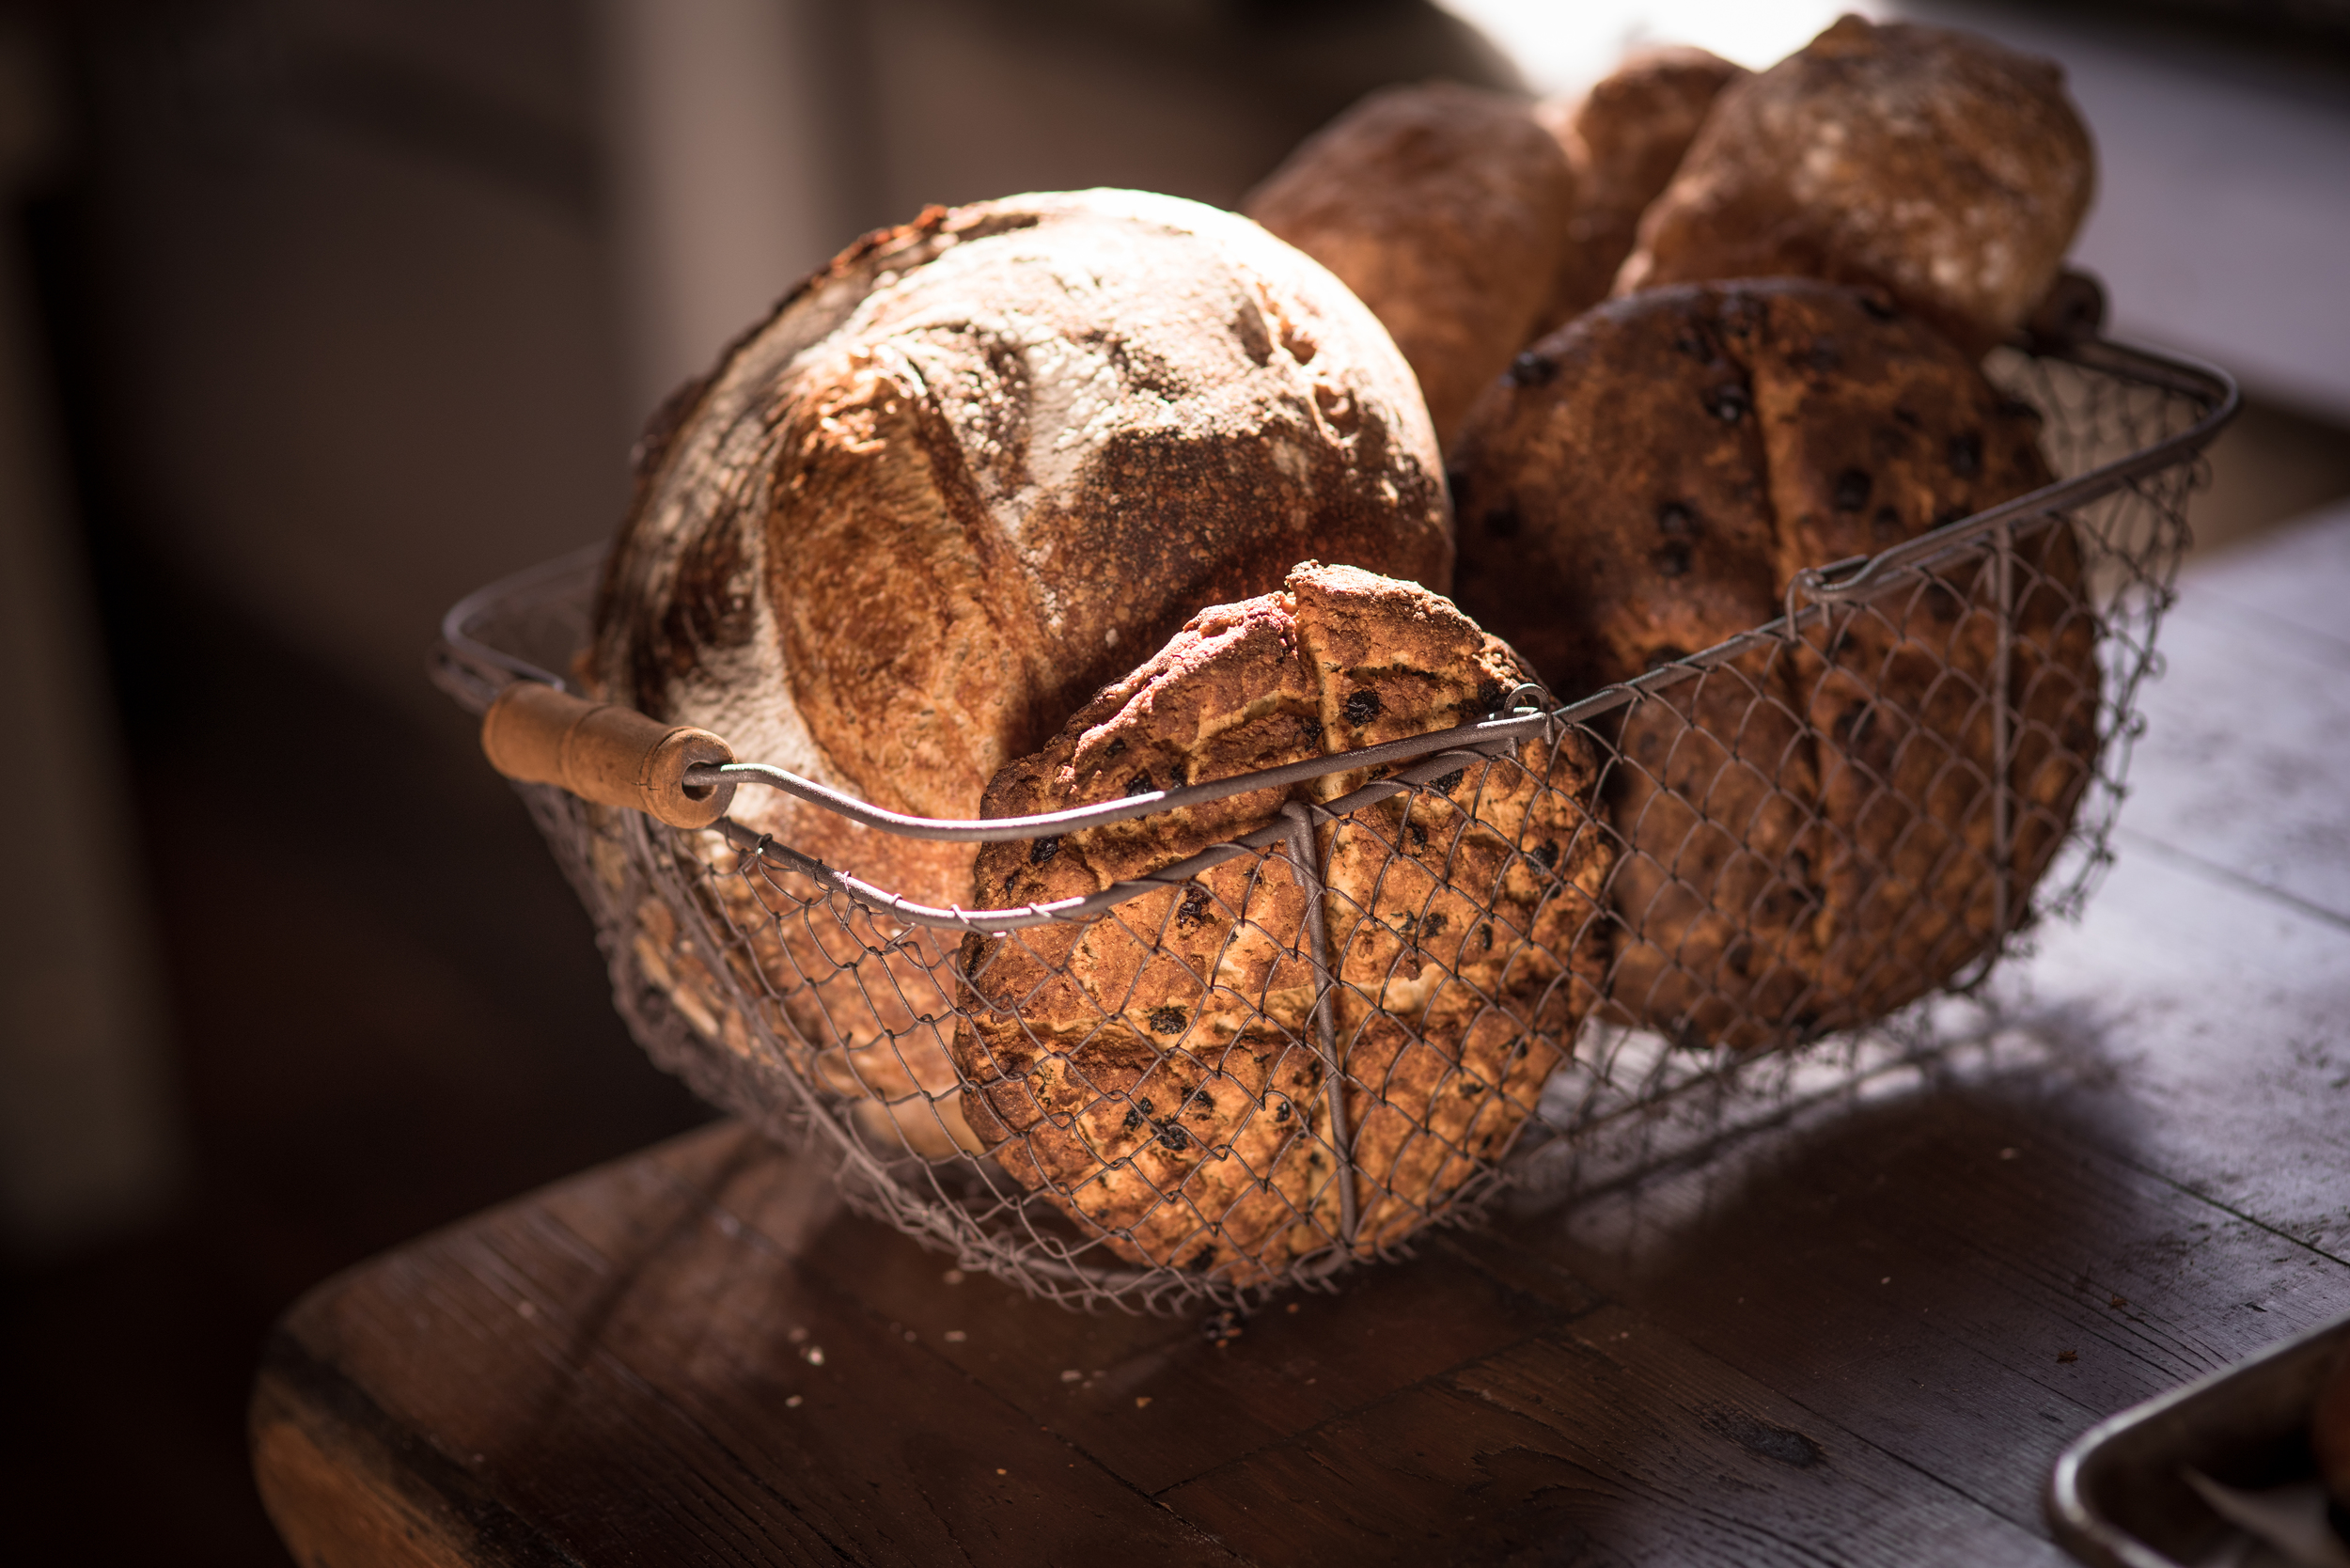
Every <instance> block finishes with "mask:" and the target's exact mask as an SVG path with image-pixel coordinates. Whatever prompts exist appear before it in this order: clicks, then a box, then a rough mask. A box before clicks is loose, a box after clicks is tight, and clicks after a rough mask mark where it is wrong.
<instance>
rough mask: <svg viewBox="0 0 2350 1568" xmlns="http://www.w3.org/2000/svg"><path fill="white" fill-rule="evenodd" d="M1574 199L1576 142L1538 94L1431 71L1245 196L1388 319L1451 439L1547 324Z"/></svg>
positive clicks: (1365, 107) (1310, 143) (1361, 107)
mask: <svg viewBox="0 0 2350 1568" xmlns="http://www.w3.org/2000/svg"><path fill="white" fill-rule="evenodd" d="M1574 203H1575V180H1574V176H1573V174H1572V173H1571V172H1570V171H1569V169H1568V167H1567V161H1566V157H1565V155H1564V153H1563V152H1562V151H1561V150H1560V149H1559V146H1558V144H1557V143H1556V142H1555V141H1554V140H1553V139H1552V137H1551V136H1550V134H1549V133H1547V132H1546V131H1544V130H1543V127H1542V126H1541V125H1540V124H1538V123H1537V122H1536V120H1535V118H1534V114H1533V108H1532V105H1531V104H1530V103H1528V102H1526V101H1525V100H1523V99H1519V98H1515V97H1512V96H1510V95H1507V94H1503V93H1495V92H1486V91H1482V90H1481V89H1478V88H1475V87H1465V86H1458V85H1456V84H1453V83H1449V82H1428V83H1423V84H1420V85H1418V86H1399V87H1383V88H1381V89H1380V90H1379V91H1377V92H1375V93H1372V94H1371V96H1370V97H1368V98H1366V99H1364V100H1363V101H1362V102H1359V103H1357V104H1355V106H1354V107H1353V108H1351V109H1349V110H1347V111H1346V113H1344V114H1343V115H1340V117H1339V118H1337V119H1335V120H1333V121H1332V122H1331V123H1330V124H1329V125H1327V126H1325V127H1324V129H1323V130H1321V131H1320V132H1317V133H1315V134H1314V135H1313V136H1312V137H1310V138H1309V139H1308V140H1307V141H1306V142H1305V143H1304V144H1302V145H1301V146H1300V147H1299V148H1298V149H1297V150H1296V151H1294V152H1293V153H1291V154H1290V156H1289V158H1288V160H1287V161H1286V162H1284V163H1283V164H1282V165H1281V166H1280V167H1279V168H1277V169H1276V170H1274V171H1273V173H1272V174H1271V175H1270V176H1268V177H1267V178H1266V180H1265V181H1264V182H1263V183H1262V184H1261V185H1259V186H1258V187H1257V188H1256V190H1254V191H1253V192H1251V193H1250V194H1249V196H1248V198H1247V200H1246V203H1245V204H1244V206H1243V211H1245V212H1247V214H1248V215H1249V216H1250V217H1252V218H1255V219H1256V220H1257V221H1258V222H1259V223H1261V224H1263V225H1264V226H1265V227H1267V228H1269V229H1271V230H1272V231H1273V232H1274V233H1276V234H1278V235H1279V236H1281V238H1283V239H1285V240H1287V241H1289V242H1290V243H1292V244H1293V245H1295V246H1297V247H1298V248H1299V249H1300V250H1303V251H1305V252H1306V253H1307V254H1308V255H1309V256H1311V257H1313V258H1314V259H1316V260H1318V261H1320V262H1321V263H1322V264H1323V265H1324V266H1325V267H1328V268H1329V269H1330V270H1331V271H1332V272H1334V273H1336V274H1338V275H1339V277H1340V280H1341V281H1342V282H1344V283H1345V284H1346V286H1347V287H1348V288H1350V289H1352V290H1355V293H1356V294H1357V295H1359V296H1361V298H1362V300H1363V303H1364V304H1366V305H1368V306H1371V310H1372V311H1373V312H1374V313H1375V314H1376V315H1377V316H1378V318H1379V320H1380V321H1383V322H1385V323H1386V324H1387V330H1388V331H1389V332H1390V333H1392V334H1394V335H1395V341H1396V346H1397V347H1398V348H1400V349H1402V351H1403V357H1404V358H1405V359H1407V360H1409V361H1411V365H1412V369H1413V371H1414V372H1415V373H1416V374H1417V375H1418V378H1419V385H1420V390H1421V392H1422V393H1423V394H1425V395H1426V397H1427V400H1428V412H1429V415H1430V416H1431V417H1432V418H1433V419H1434V421H1435V426H1436V436H1437V439H1438V440H1439V441H1449V440H1450V439H1451V435H1452V432H1453V431H1454V430H1455V429H1457V428H1458V427H1459V425H1460V422H1461V418H1462V416H1464V415H1465V414H1466V413H1467V412H1468V406H1469V404H1470V402H1471V401H1473V400H1475V398H1476V397H1477V394H1478V392H1479V391H1480V390H1481V389H1482V388H1483V386H1484V385H1485V384H1486V383H1487V382H1489V381H1491V380H1493V378H1494V377H1496V376H1497V375H1499V374H1500V373H1501V371H1502V369H1503V368H1504V367H1506V366H1507V365H1508V364H1509V363H1510V358H1511V356H1512V354H1514V353H1517V352H1518V350H1519V349H1520V348H1522V347H1523V346H1525V344H1526V343H1527V341H1528V339H1529V338H1531V337H1533V336H1534V335H1535V332H1536V330H1537V328H1539V327H1540V326H1541V325H1542V323H1543V312H1544V310H1545V309H1546V308H1547V307H1548V305H1549V292H1550V287H1551V284H1550V280H1551V278H1552V276H1553V275H1554V274H1556V272H1557V270H1558V268H1559V261H1560V259H1561V258H1562V257H1563V255H1564V254H1565V250H1566V245H1567V224H1568V220H1569V217H1570V215H1571V213H1572V211H1573V208H1574Z"/></svg>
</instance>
